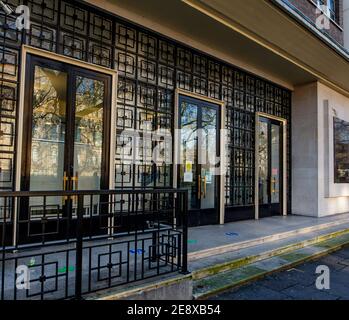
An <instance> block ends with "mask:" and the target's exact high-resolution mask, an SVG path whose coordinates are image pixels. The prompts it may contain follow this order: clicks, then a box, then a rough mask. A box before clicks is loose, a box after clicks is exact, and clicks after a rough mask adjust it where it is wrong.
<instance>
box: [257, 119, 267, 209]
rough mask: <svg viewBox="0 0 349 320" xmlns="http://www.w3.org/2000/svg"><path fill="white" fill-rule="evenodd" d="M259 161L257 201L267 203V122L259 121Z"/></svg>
mask: <svg viewBox="0 0 349 320" xmlns="http://www.w3.org/2000/svg"><path fill="white" fill-rule="evenodd" d="M258 136H259V145H258V152H259V157H258V158H259V162H258V170H259V175H258V176H259V181H258V185H259V203H260V204H268V203H269V201H268V168H269V165H268V161H269V157H268V136H269V134H268V123H266V122H262V121H261V122H260V123H259V132H258Z"/></svg>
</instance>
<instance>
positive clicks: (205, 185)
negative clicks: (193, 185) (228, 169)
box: [204, 175, 207, 198]
mask: <svg viewBox="0 0 349 320" xmlns="http://www.w3.org/2000/svg"><path fill="white" fill-rule="evenodd" d="M206 194H207V177H206V175H205V177H204V198H206Z"/></svg>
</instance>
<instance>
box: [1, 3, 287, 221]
mask: <svg viewBox="0 0 349 320" xmlns="http://www.w3.org/2000/svg"><path fill="white" fill-rule="evenodd" d="M5 2H6V3H10V4H11V5H12V6H16V5H18V4H19V3H22V1H20V0H10V1H5ZM23 3H24V4H27V5H29V7H30V10H31V28H30V30H28V31H25V30H24V31H18V30H16V28H15V26H14V17H12V16H7V15H5V14H4V13H3V12H1V13H0V22H1V23H0V109H1V122H0V126H1V137H0V164H1V181H0V188H1V189H3V190H13V189H14V177H15V172H14V170H15V169H14V164H15V156H16V150H15V142H16V139H17V136H16V121H15V120H16V118H17V116H18V114H16V112H18V108H16V107H17V101H18V88H19V87H20V85H21V84H20V83H19V74H20V71H21V66H20V55H21V45H22V44H29V45H31V46H34V47H38V48H41V49H45V50H48V51H52V52H56V53H59V54H63V55H67V56H70V57H74V58H76V59H80V60H83V61H87V62H91V63H94V64H98V65H102V66H104V67H107V68H112V69H116V70H117V71H118V73H119V83H118V94H117V95H118V108H117V122H116V126H117V135H118V137H117V150H116V162H115V167H116V171H115V174H116V179H115V181H116V184H115V187H116V188H137V187H149V188H150V187H168V186H172V171H173V170H172V169H173V168H172V166H171V165H166V164H163V165H155V164H154V163H149V161H148V153H149V152H151V149H152V148H153V147H154V146H155V145H156V142H153V144H152V146H150V147H149V150H148V152H145V154H142V153H140V154H141V158H140V163H138V164H127V163H124V162H122V160H121V159H122V152H121V149H123V150H124V151H123V152H125V148H122V147H123V146H124V144H125V141H122V139H120V133H121V132H122V131H123V130H124V129H127V128H133V129H145V128H147V130H154V129H159V128H161V129H169V130H173V120H174V114H173V113H174V94H175V89H176V88H181V89H185V90H188V91H192V92H196V93H200V94H202V95H205V96H208V97H212V98H216V99H222V100H224V102H225V103H226V106H227V113H226V114H227V116H226V127H227V129H228V130H229V132H230V137H229V139H230V140H229V145H228V150H229V151H228V154H227V157H228V161H229V171H228V173H227V175H226V177H225V203H226V221H231V220H236V219H240V216H239V214H236V213H237V211H239V210H240V209H241V212H246V215H243V217H248V216H249V215H250V214H251V213H252V212H253V202H254V130H255V123H254V115H255V112H256V111H263V112H265V113H268V114H272V115H275V116H279V117H282V118H285V119H287V120H288V121H289V126H288V127H290V120H291V119H290V114H291V112H290V108H291V93H290V91H289V90H287V89H284V88H282V87H280V86H278V85H275V84H273V83H270V82H268V81H266V80H264V79H262V78H259V77H256V76H254V75H252V74H249V73H247V72H244V71H242V70H240V69H238V68H236V67H234V66H231V65H228V64H227V63H225V62H222V61H219V60H217V59H216V58H214V57H211V56H209V55H207V54H203V53H201V52H199V51H197V50H194V49H192V48H189V47H187V46H186V45H183V44H180V43H177V42H174V41H172V40H170V39H168V38H166V37H164V36H161V35H159V34H157V33H155V32H153V31H149V30H147V29H145V28H142V27H139V26H136V25H134V24H132V23H129V22H126V21H124V20H123V19H122V18H119V17H116V16H114V15H112V14H109V13H107V12H104V11H102V10H101V11H99V10H97V9H96V8H94V7H90V6H89V5H88V4H86V3H84V2H79V1H63V0H30V1H26V0H24V1H23ZM290 147H291V146H290V133H289V132H288V169H287V171H288V178H289V181H290ZM290 185H291V183H288V186H289V190H288V198H289V200H288V202H289V204H290V197H291V189H290ZM288 207H289V208H290V205H289V206H288ZM243 217H242V218H243Z"/></svg>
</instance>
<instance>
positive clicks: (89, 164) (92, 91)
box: [75, 77, 104, 175]
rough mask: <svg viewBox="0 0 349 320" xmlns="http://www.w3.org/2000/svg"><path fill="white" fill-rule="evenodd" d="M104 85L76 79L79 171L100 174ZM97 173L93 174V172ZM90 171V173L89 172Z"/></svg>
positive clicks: (76, 143)
mask: <svg viewBox="0 0 349 320" xmlns="http://www.w3.org/2000/svg"><path fill="white" fill-rule="evenodd" d="M103 97H104V85H103V83H102V82H100V81H96V80H93V79H88V78H84V77H77V79H76V111H75V146H76V147H79V150H76V151H78V152H77V157H78V159H76V160H77V161H78V167H79V171H80V173H81V172H84V174H85V175H90V174H97V175H99V174H100V165H101V157H102V149H101V148H102V140H103ZM96 170H97V171H98V172H93V171H96ZM89 171H90V172H89Z"/></svg>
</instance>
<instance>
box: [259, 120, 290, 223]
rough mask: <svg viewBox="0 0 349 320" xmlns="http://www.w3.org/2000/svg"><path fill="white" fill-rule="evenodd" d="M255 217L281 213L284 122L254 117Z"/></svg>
mask: <svg viewBox="0 0 349 320" xmlns="http://www.w3.org/2000/svg"><path fill="white" fill-rule="evenodd" d="M257 121H258V125H257V134H256V139H257V143H256V144H257V150H256V153H257V154H256V158H257V159H256V162H257V163H256V170H257V172H256V175H257V179H256V180H257V182H258V186H256V188H258V192H257V194H258V199H256V200H257V201H258V202H257V203H258V217H259V218H263V217H268V216H273V215H283V214H285V210H286V208H285V206H286V205H285V201H284V200H285V195H284V193H285V170H286V168H285V164H284V159H285V148H286V144H285V143H284V142H285V126H286V124H285V121H283V120H279V119H277V118H274V117H269V116H261V115H259V116H257Z"/></svg>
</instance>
